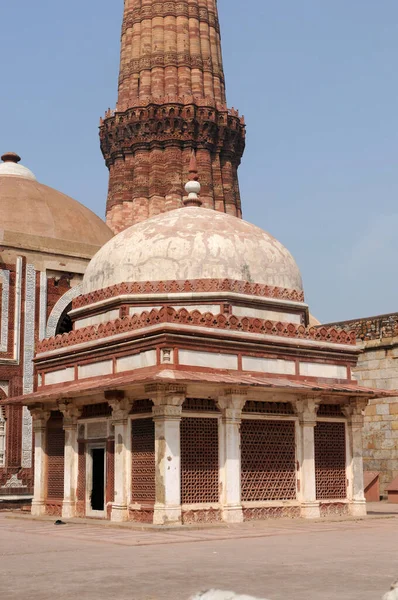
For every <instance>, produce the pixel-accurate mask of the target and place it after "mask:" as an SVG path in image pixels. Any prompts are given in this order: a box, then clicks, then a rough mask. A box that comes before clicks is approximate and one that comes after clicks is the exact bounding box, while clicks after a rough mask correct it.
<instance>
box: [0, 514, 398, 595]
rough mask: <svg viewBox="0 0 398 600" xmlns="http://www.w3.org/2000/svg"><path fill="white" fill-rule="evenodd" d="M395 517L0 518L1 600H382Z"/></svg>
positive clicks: (396, 562)
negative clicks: (213, 521) (230, 520)
mask: <svg viewBox="0 0 398 600" xmlns="http://www.w3.org/2000/svg"><path fill="white" fill-rule="evenodd" d="M397 509H398V507H389V506H388V505H384V508H383V509H380V505H379V506H372V507H371V513H374V514H373V517H371V518H368V519H367V520H358V521H355V520H335V521H322V522H308V521H302V520H296V521H293V520H292V521H290V520H277V521H265V522H257V523H245V524H242V525H235V526H230V527H225V526H221V527H207V528H199V529H195V528H189V529H185V528H182V529H180V530H178V531H176V530H170V529H168V530H164V531H163V530H162V531H160V530H159V529H153V530H139V529H131V528H123V527H111V526H103V525H98V524H86V523H69V524H67V525H61V526H55V525H54V524H53V521H50V520H47V521H43V520H39V521H37V520H31V519H30V518H28V519H27V518H15V516H16V515H12V514H10V513H0V598H1V600H14V599H17V598H18V600H21V599H22V598H23V599H25V600H39V599H40V600H50V599H51V600H66V599H67V600H71V598H72V600H73V599H76V600H86V599H87V600H91V599H93V600H94V599H95V600H101V599H103V598H106V599H112V600H166V599H167V600H187V599H188V597H189V596H190V594H192V593H194V592H197V591H198V590H201V589H207V588H210V587H218V588H224V589H234V590H235V591H237V592H240V593H247V594H253V595H256V596H260V597H266V598H270V599H271V600H290V599H291V600H381V597H382V595H383V594H384V593H385V592H386V591H387V590H388V589H389V586H390V583H391V582H392V580H394V579H396V578H397V577H398V552H397V546H398V513H397ZM380 511H381V512H382V513H384V514H381V515H377V514H376V513H377V512H379V513H380Z"/></svg>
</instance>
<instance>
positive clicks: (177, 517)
mask: <svg viewBox="0 0 398 600" xmlns="http://www.w3.org/2000/svg"><path fill="white" fill-rule="evenodd" d="M181 523H182V516H181V506H157V505H156V504H155V508H154V511H153V524H154V525H181Z"/></svg>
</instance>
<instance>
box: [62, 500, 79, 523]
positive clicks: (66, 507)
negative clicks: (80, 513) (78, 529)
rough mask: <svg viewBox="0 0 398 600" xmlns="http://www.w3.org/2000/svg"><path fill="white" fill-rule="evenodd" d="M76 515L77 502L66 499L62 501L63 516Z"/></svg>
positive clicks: (71, 516)
mask: <svg viewBox="0 0 398 600" xmlns="http://www.w3.org/2000/svg"><path fill="white" fill-rule="evenodd" d="M75 516H76V502H74V501H73V502H72V500H64V501H63V502H62V518H63V519H73V517H75Z"/></svg>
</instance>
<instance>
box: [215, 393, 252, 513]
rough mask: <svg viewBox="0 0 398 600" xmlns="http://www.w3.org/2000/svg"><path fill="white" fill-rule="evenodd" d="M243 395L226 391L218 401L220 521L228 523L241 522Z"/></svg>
mask: <svg viewBox="0 0 398 600" xmlns="http://www.w3.org/2000/svg"><path fill="white" fill-rule="evenodd" d="M245 402H246V394H245V393H243V392H241V391H239V390H226V392H225V394H224V395H223V396H220V397H219V398H218V401H217V403H218V406H219V408H220V410H221V413H222V419H221V431H220V449H221V452H220V458H221V461H220V462H221V467H222V468H221V474H222V476H221V494H220V503H221V506H222V517H223V520H224V521H226V522H228V523H240V522H242V521H243V510H242V502H241V435H240V425H241V421H242V409H243V407H244V405H245Z"/></svg>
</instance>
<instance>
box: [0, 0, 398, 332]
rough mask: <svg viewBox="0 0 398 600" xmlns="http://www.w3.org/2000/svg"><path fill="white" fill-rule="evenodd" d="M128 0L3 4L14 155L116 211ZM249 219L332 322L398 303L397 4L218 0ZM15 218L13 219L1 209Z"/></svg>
mask: <svg viewBox="0 0 398 600" xmlns="http://www.w3.org/2000/svg"><path fill="white" fill-rule="evenodd" d="M122 10H123V1H122V0H113V1H112V2H110V1H109V0H95V2H94V0H68V2H54V0H40V1H39V2H35V1H32V0H19V1H18V2H5V1H4V2H3V5H2V7H1V17H0V56H1V67H0V74H1V75H0V86H1V89H0V109H1V112H0V114H1V117H0V118H1V121H0V151H1V152H3V151H10V150H11V151H15V152H18V153H19V154H20V155H21V156H22V157H23V163H24V164H25V165H26V166H28V167H29V168H31V169H32V170H33V171H34V172H35V174H36V176H37V177H38V179H39V180H40V181H41V182H42V183H46V184H47V185H50V186H53V187H55V188H57V189H59V190H61V191H63V192H65V193H67V194H69V195H71V196H72V197H74V198H76V199H77V200H79V201H81V202H83V203H84V204H86V205H87V206H88V207H90V208H91V209H93V210H94V211H96V212H97V213H98V214H99V215H101V216H103V214H104V207H105V199H106V192H107V180H108V176H107V170H106V168H105V166H104V162H103V159H102V156H101V153H100V150H99V142H98V133H97V127H98V122H99V117H100V115H102V114H103V113H104V112H105V110H106V109H107V108H108V107H114V105H115V101H116V88H117V75H118V61H119V39H120V24H121V18H122ZM219 12H220V19H221V25H222V33H223V53H224V66H225V71H226V77H227V92H228V103H229V106H230V107H231V106H234V107H235V108H239V110H240V112H241V113H243V114H244V115H245V117H246V121H247V149H246V153H245V156H244V160H243V163H242V166H241V168H240V183H241V192H242V200H243V208H244V217H245V218H246V219H247V220H248V221H251V222H253V223H255V224H257V225H259V226H260V227H262V228H264V229H266V230H267V231H269V232H270V233H272V234H273V235H274V236H275V237H277V238H278V239H279V240H280V241H281V242H282V243H284V244H285V245H286V246H287V247H288V248H289V250H290V251H291V252H292V253H293V255H294V256H295V258H296V260H297V262H298V264H299V267H300V268H301V271H302V274H303V278H304V285H305V290H306V298H307V301H308V302H309V304H310V308H311V311H312V312H313V314H315V315H316V316H317V317H318V318H319V319H320V320H322V321H323V322H326V321H333V320H340V319H349V318H355V317H363V316H370V315H375V314H381V313H384V312H393V311H398V294H397V292H398V277H397V276H396V273H397V262H398V235H397V232H398V206H397V200H398V164H397V163H398V123H397V106H398V79H397V58H398V52H397V51H398V2H397V0H378V1H377V2H375V0H302V1H300V2H299V1H298V0H283V1H281V0H246V1H245V2H242V1H241V0H219ZM0 219H1V215H0Z"/></svg>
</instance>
